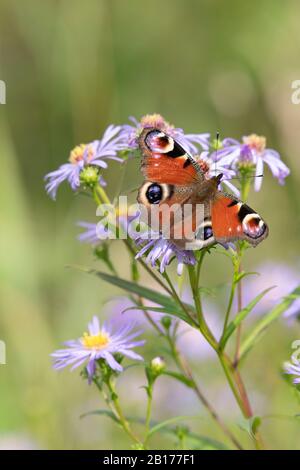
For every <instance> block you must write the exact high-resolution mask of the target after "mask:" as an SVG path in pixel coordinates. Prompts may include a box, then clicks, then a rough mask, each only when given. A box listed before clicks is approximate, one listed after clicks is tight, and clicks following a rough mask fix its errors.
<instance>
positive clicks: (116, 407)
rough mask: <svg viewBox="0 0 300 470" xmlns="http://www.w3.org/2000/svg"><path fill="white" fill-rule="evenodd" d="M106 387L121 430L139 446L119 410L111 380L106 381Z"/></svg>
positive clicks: (138, 441) (119, 406)
mask: <svg viewBox="0 0 300 470" xmlns="http://www.w3.org/2000/svg"><path fill="white" fill-rule="evenodd" d="M107 387H108V389H109V391H110V395H111V400H112V402H113V404H114V408H115V411H116V414H117V417H118V420H119V422H120V425H121V426H122V428H123V430H124V431H125V432H126V434H127V435H128V436H129V437H130V438H131V439H132V440H133V441H134V442H135V443H136V444H141V442H140V440H139V438H138V437H137V436H136V435H135V434H134V433H133V431H132V430H131V427H130V424H129V423H128V421H127V420H126V418H125V416H124V414H123V411H122V408H121V405H120V402H119V398H118V395H117V394H116V391H115V387H114V384H112V381H111V379H109V380H108V382H107Z"/></svg>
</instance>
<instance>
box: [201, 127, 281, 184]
mask: <svg viewBox="0 0 300 470" xmlns="http://www.w3.org/2000/svg"><path fill="white" fill-rule="evenodd" d="M210 156H211V158H212V159H213V160H214V161H217V162H218V164H220V165H222V166H224V167H227V168H231V169H234V170H235V171H236V172H238V170H239V169H240V168H242V166H245V165H247V166H250V167H251V166H253V168H255V175H256V176H258V175H262V174H263V171H264V164H266V165H268V167H269V168H270V170H271V172H272V174H273V176H274V178H277V180H278V182H279V183H280V184H283V183H284V180H285V178H286V177H287V176H288V175H289V173H290V170H289V168H288V167H287V166H286V165H285V164H284V163H283V161H282V160H281V159H280V155H279V153H278V152H276V151H275V150H272V149H269V148H266V138H265V137H263V136H258V135H256V134H251V135H248V136H244V137H243V138H242V142H239V141H238V140H235V139H231V138H227V139H224V140H223V141H222V147H221V148H220V149H219V150H217V151H216V150H215V151H214V152H213V153H212V154H211V155H210ZM261 185H262V179H261V178H255V182H254V189H255V191H259V190H260V188H261Z"/></svg>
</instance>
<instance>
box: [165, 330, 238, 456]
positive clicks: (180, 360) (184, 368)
mask: <svg viewBox="0 0 300 470" xmlns="http://www.w3.org/2000/svg"><path fill="white" fill-rule="evenodd" d="M165 338H166V339H167V341H168V343H169V346H170V350H171V355H172V357H173V359H174V361H175V364H176V365H177V367H178V369H179V370H180V371H181V372H182V373H183V374H184V376H185V377H186V378H187V379H189V380H190V381H191V382H192V385H193V390H194V392H195V394H196V396H197V397H198V399H199V401H200V402H201V403H202V405H203V406H204V407H205V408H206V409H207V410H208V412H209V414H210V415H211V417H212V419H213V420H214V421H215V422H216V423H217V425H218V426H219V427H220V429H221V430H222V431H223V432H224V434H225V435H226V436H227V437H228V438H229V439H230V440H231V442H232V443H233V445H234V446H235V447H236V448H237V449H238V450H243V447H242V445H241V444H240V443H239V441H238V440H237V439H236V437H235V436H234V435H233V434H232V432H231V431H230V429H229V428H228V427H227V426H226V424H225V423H224V422H223V421H222V419H221V418H220V416H219V415H218V413H217V412H216V410H215V409H214V407H213V406H212V405H211V403H210V402H209V401H208V400H207V398H206V397H205V395H204V394H203V392H202V391H201V389H200V387H199V386H198V384H197V382H196V380H195V378H194V377H193V374H192V371H191V370H190V368H189V366H188V364H187V362H186V360H185V358H184V357H183V356H182V355H181V354H180V352H179V351H178V349H177V348H176V345H175V342H174V341H173V340H172V338H171V337H170V335H169V334H168V335H166V336H165Z"/></svg>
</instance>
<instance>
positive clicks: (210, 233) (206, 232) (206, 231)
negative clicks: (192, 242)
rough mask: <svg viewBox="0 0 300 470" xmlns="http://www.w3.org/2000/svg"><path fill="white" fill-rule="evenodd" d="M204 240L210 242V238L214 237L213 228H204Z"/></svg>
mask: <svg viewBox="0 0 300 470" xmlns="http://www.w3.org/2000/svg"><path fill="white" fill-rule="evenodd" d="M203 235H204V240H208V239H209V238H211V237H213V231H212V228H211V227H209V226H207V227H204V233H203Z"/></svg>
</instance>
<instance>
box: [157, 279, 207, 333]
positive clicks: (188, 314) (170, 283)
mask: <svg viewBox="0 0 300 470" xmlns="http://www.w3.org/2000/svg"><path fill="white" fill-rule="evenodd" d="M162 275H163V277H164V278H165V279H166V281H167V283H168V285H169V287H170V290H171V292H172V294H171V295H172V296H173V298H174V299H175V300H176V301H177V303H178V304H179V306H180V307H181V308H182V310H183V311H184V312H185V314H186V315H187V316H188V317H189V319H190V320H191V321H192V322H193V324H194V325H195V326H196V327H197V326H198V325H197V323H196V322H195V319H194V318H193V317H192V315H191V314H190V312H189V310H188V309H187V307H186V306H185V305H184V303H183V302H182V301H181V299H180V297H179V295H178V294H177V292H176V289H175V287H174V286H173V284H172V282H171V279H170V278H169V275H168V274H167V272H166V271H164V273H163V274H162Z"/></svg>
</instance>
